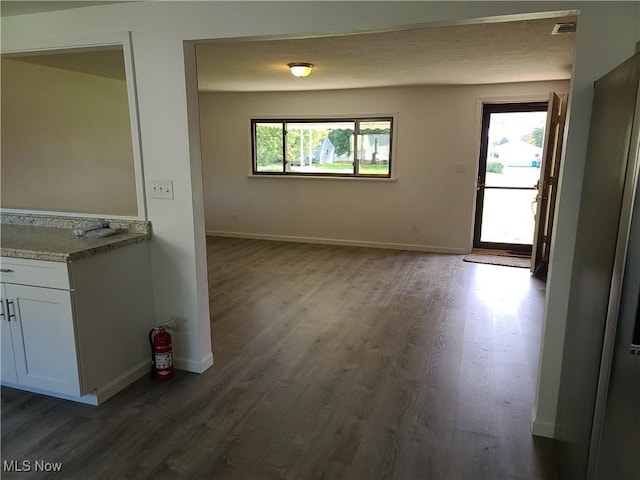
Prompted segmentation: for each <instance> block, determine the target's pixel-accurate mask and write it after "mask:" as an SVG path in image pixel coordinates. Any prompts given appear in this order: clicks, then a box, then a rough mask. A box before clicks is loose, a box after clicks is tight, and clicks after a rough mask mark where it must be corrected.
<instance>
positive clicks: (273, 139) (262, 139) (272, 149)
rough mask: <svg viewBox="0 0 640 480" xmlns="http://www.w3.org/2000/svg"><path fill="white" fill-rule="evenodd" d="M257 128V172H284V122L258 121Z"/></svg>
mask: <svg viewBox="0 0 640 480" xmlns="http://www.w3.org/2000/svg"><path fill="white" fill-rule="evenodd" d="M255 129H256V131H255V135H256V138H255V146H254V148H255V155H256V158H255V162H256V165H255V169H256V172H278V173H282V172H283V171H284V170H283V163H282V159H283V152H282V139H283V127H282V123H281V122H278V123H256V124H255Z"/></svg>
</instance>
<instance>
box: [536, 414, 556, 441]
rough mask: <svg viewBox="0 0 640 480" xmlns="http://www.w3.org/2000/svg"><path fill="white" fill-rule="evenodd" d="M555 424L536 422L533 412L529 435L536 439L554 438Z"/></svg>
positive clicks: (542, 421)
mask: <svg viewBox="0 0 640 480" xmlns="http://www.w3.org/2000/svg"><path fill="white" fill-rule="evenodd" d="M555 430H556V424H555V423H554V422H545V421H544V420H538V419H537V418H536V415H535V412H533V421H532V422H531V434H532V435H535V436H536V437H546V438H555Z"/></svg>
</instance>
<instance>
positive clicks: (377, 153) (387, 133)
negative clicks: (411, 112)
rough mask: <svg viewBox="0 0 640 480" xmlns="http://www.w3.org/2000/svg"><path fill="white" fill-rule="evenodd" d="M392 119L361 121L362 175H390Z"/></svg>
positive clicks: (360, 160) (360, 156)
mask: <svg viewBox="0 0 640 480" xmlns="http://www.w3.org/2000/svg"><path fill="white" fill-rule="evenodd" d="M390 153H391V121H389V120H385V121H378V122H367V121H362V122H360V129H359V131H358V160H359V162H360V170H359V173H360V174H361V175H383V176H389V158H390Z"/></svg>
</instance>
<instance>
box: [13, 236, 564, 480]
mask: <svg viewBox="0 0 640 480" xmlns="http://www.w3.org/2000/svg"><path fill="white" fill-rule="evenodd" d="M207 245H208V249H209V290H210V300H211V319H212V320H211V329H212V341H213V350H214V357H215V364H214V366H213V367H212V368H211V369H209V370H208V371H207V372H205V373H204V374H201V375H195V374H189V373H186V372H177V375H176V378H175V379H174V380H172V381H171V382H166V383H154V382H153V381H151V380H150V379H149V378H148V377H145V378H142V379H140V380H139V381H137V382H136V383H135V384H133V385H132V386H130V387H129V388H127V389H126V390H124V391H122V392H121V393H119V394H118V395H116V396H115V397H113V398H111V399H110V400H108V401H107V402H106V403H105V404H103V405H102V406H100V407H91V406H85V405H79V404H75V403H73V402H68V401H64V400H58V399H54V398H48V397H44V396H39V395H33V394H29V393H25V392H21V391H17V390H13V389H9V388H3V389H2V412H1V413H2V424H1V427H2V434H1V439H2V447H1V448H2V460H3V461H10V460H19V461H22V460H29V461H31V462H32V465H33V462H35V461H36V460H44V461H48V462H63V466H62V471H61V473H59V474H53V473H50V474H43V473H38V474H36V473H34V472H31V473H10V472H6V471H5V472H3V473H2V478H5V479H8V478H20V479H27V478H49V477H51V478H53V477H56V478H65V479H67V478H69V479H127V478H131V479H138V478H140V479H147V478H148V479H205V478H206V479H226V478H247V479H263V478H265V479H271V478H287V479H307V478H308V479H332V478H336V479H342V478H352V479H378V478H395V479H418V478H432V479H474V480H475V479H530V478H541V479H554V478H556V472H555V466H554V461H553V457H552V454H551V447H550V445H549V441H545V439H534V437H532V436H531V434H530V423H531V407H532V404H533V399H534V394H535V389H534V385H535V380H536V371H537V370H536V368H537V361H538V349H539V343H540V333H541V323H542V311H543V303H544V298H543V297H544V285H543V284H541V283H540V282H539V281H538V280H536V279H534V278H532V277H531V275H530V273H529V272H528V270H526V269H519V268H509V267H500V266H493V265H478V264H472V263H465V262H463V261H462V256H455V255H437V254H425V253H418V252H404V251H391V250H378V249H366V248H351V247H338V246H326V245H307V244H296V243H282V242H267V241H257V240H239V239H225V238H209V239H208V240H207Z"/></svg>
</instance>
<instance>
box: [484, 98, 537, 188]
mask: <svg viewBox="0 0 640 480" xmlns="http://www.w3.org/2000/svg"><path fill="white" fill-rule="evenodd" d="M546 120H547V112H546V111H542V112H502V113H492V114H491V117H490V118H489V143H488V148H487V171H486V178H485V185H487V186H491V187H528V188H532V187H533V186H534V185H535V183H536V182H537V181H538V179H539V178H540V164H541V162H542V148H543V145H542V141H543V139H544V129H545V124H546Z"/></svg>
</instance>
